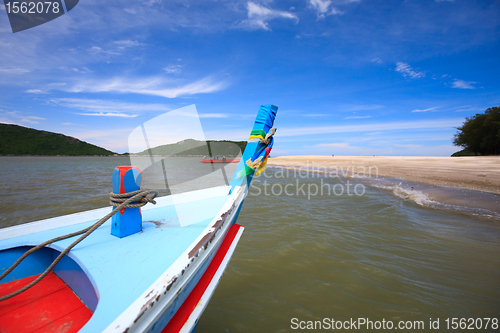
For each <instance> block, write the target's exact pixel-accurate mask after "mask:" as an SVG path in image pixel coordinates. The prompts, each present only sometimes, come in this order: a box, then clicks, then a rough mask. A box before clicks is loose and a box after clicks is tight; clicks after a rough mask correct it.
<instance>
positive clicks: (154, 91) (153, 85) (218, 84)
mask: <svg viewBox="0 0 500 333" xmlns="http://www.w3.org/2000/svg"><path fill="white" fill-rule="evenodd" d="M228 85H229V83H228V82H227V81H224V80H216V79H215V78H214V77H211V76H209V77H206V78H203V79H201V80H198V81H195V82H193V83H188V84H185V85H179V84H178V83H177V82H176V81H167V80H166V79H164V78H163V77H159V76H156V77H148V78H128V77H115V78H111V79H104V80H100V79H91V80H79V81H78V82H77V83H75V84H73V85H72V86H71V87H59V89H62V90H65V91H69V92H75V93H79V92H92V93H99V92H111V93H121V94H126V93H133V94H143V95H154V96H162V97H166V98H176V97H179V96H186V95H195V94H204V93H213V92H217V91H220V90H222V89H224V88H226V87H227V86H228Z"/></svg>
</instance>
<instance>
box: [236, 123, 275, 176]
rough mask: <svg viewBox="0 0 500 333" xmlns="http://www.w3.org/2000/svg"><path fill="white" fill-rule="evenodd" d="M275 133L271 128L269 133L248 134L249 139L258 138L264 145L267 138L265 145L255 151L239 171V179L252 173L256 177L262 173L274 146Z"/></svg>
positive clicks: (255, 131)
mask: <svg viewBox="0 0 500 333" xmlns="http://www.w3.org/2000/svg"><path fill="white" fill-rule="evenodd" d="M257 131H260V132H257ZM275 131H276V129H275V128H272V129H271V130H269V133H265V132H264V131H263V130H253V131H252V132H251V133H250V139H252V138H259V139H260V140H261V142H262V143H265V140H266V138H267V144H265V145H264V146H262V147H261V148H260V149H259V150H257V152H256V153H255V154H254V155H253V156H252V157H251V158H249V159H248V160H247V161H246V162H245V164H246V165H245V169H243V170H241V171H240V172H239V173H238V177H239V178H241V177H244V176H248V175H250V174H252V172H254V171H255V173H256V174H257V175H259V174H261V173H262V172H263V171H264V169H265V168H266V165H267V160H268V158H269V154H270V153H271V150H272V149H273V144H274V138H273V135H274V133H275ZM268 134H269V135H268ZM252 136H253V137H252Z"/></svg>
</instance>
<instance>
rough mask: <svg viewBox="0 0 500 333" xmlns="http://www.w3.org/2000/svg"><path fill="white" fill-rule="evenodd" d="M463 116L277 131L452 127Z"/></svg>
mask: <svg viewBox="0 0 500 333" xmlns="http://www.w3.org/2000/svg"><path fill="white" fill-rule="evenodd" d="M462 123H463V118H450V119H440V120H426V121H408V122H395V123H373V124H363V125H340V126H316V127H299V128H283V129H280V131H279V136H283V137H285V136H297V135H314V134H325V133H348V132H372V131H373V130H374V129H377V130H378V131H394V130H403V129H422V128H453V127H457V126H460V125H462Z"/></svg>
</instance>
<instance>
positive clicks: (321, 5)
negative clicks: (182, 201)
mask: <svg viewBox="0 0 500 333" xmlns="http://www.w3.org/2000/svg"><path fill="white" fill-rule="evenodd" d="M308 2H309V5H310V6H311V7H312V8H313V9H314V10H315V11H316V15H317V16H318V19H323V18H325V16H326V15H339V14H343V12H342V11H340V10H338V9H337V8H335V7H330V5H331V4H332V2H331V1H330V0H308Z"/></svg>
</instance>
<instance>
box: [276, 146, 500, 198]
mask: <svg viewBox="0 0 500 333" xmlns="http://www.w3.org/2000/svg"><path fill="white" fill-rule="evenodd" d="M268 164H269V165H275V166H278V165H279V166H295V167H309V168H325V169H331V170H339V171H344V172H346V173H347V174H348V175H353V174H358V175H370V176H378V177H391V178H402V179H405V180H407V181H410V182H415V183H419V184H423V185H431V186H448V187H455V188H462V189H468V190H474V191H482V192H489V193H495V194H500V156H473V157H409V156H373V157H369V156H314V155H310V156H282V157H274V158H270V159H269V162H268Z"/></svg>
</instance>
